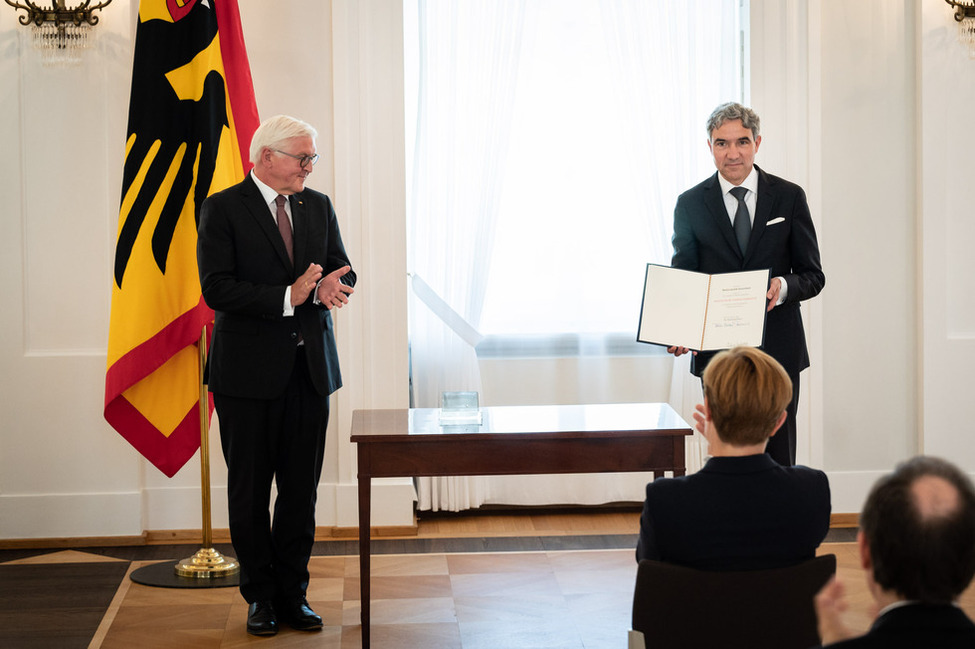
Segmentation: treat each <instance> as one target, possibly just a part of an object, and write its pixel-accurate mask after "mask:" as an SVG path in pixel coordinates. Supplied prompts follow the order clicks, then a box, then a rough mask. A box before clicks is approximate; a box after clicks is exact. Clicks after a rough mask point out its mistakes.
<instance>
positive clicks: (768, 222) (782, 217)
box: [765, 216, 785, 227]
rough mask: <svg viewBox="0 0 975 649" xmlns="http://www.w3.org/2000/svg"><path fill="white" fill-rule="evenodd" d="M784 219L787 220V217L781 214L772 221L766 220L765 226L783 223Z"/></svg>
mask: <svg viewBox="0 0 975 649" xmlns="http://www.w3.org/2000/svg"><path fill="white" fill-rule="evenodd" d="M783 221H785V217H784V216H780V217H779V218H777V219H772V220H771V221H766V222H765V227H768V226H770V225H775V224H776V223H782V222H783Z"/></svg>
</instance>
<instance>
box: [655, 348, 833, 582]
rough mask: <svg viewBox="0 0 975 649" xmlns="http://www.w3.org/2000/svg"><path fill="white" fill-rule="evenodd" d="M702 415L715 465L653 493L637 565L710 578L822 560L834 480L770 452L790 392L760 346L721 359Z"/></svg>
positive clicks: (711, 374)
mask: <svg viewBox="0 0 975 649" xmlns="http://www.w3.org/2000/svg"><path fill="white" fill-rule="evenodd" d="M703 381H704V405H703V406H701V405H699V406H698V407H697V409H698V413H696V414H695V415H694V418H695V419H696V420H697V429H698V431H700V432H701V433H702V434H703V435H704V437H705V438H706V439H707V441H708V453H709V455H710V456H711V457H710V459H709V460H708V461H707V464H705V465H704V467H703V468H702V469H701V470H700V471H698V472H697V473H694V474H692V475H688V476H683V477H678V478H661V479H659V480H654V481H653V482H651V483H650V484H648V485H647V497H646V501H645V502H644V505H643V514H642V515H641V517H640V539H639V542H638V543H637V548H636V558H637V561H640V560H641V559H656V560H658V561H664V562H667V563H674V564H679V565H683V566H688V567H691V568H699V569H703V570H757V569H762V568H776V567H781V566H786V565H792V564H795V563H799V562H801V561H804V560H806V559H811V558H812V557H814V556H815V553H816V548H817V547H819V544H820V543H821V542H822V540H823V539H824V538H825V537H826V532H827V531H828V530H829V516H830V493H829V482H828V481H827V479H826V474H825V473H823V472H822V471H819V470H816V469H810V468H808V467H803V466H795V467H783V466H780V465H779V464H777V463H776V462H775V461H774V460H772V458H771V457H770V456H769V455H767V454H766V453H765V446H766V444H767V443H768V440H769V438H770V437H771V436H772V435H774V434H775V432H776V430H777V429H778V428H779V426H781V425H782V422H783V421H785V416H786V413H785V409H786V406H787V405H788V404H789V401H790V399H791V398H792V383H791V381H790V380H789V376H788V375H787V374H786V372H785V370H784V369H782V366H781V365H779V363H778V362H777V361H776V360H775V359H773V358H772V357H771V356H769V355H768V354H766V353H764V352H762V351H760V350H758V349H754V348H752V347H736V348H734V349H731V350H728V351H724V352H721V353H720V354H718V355H717V356H715V358H714V359H713V360H712V361H711V363H710V364H709V365H708V367H707V369H706V370H705V372H704V376H703Z"/></svg>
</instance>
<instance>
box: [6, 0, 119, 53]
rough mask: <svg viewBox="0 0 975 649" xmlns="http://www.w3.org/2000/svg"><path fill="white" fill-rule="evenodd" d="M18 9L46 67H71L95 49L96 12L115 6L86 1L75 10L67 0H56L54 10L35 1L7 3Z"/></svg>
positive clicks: (108, 0)
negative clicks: (89, 50) (88, 50)
mask: <svg viewBox="0 0 975 649" xmlns="http://www.w3.org/2000/svg"><path fill="white" fill-rule="evenodd" d="M4 1H5V2H6V3H7V4H8V5H10V6H11V7H14V8H15V9H23V10H24V11H26V12H27V15H23V16H20V24H21V25H32V27H31V40H32V41H33V43H34V47H36V48H37V49H39V50H40V51H41V60H42V61H43V63H44V64H45V65H67V64H75V63H79V62H80V61H81V51H82V50H84V49H85V48H87V47H89V46H90V45H91V42H92V40H93V36H92V34H91V28H92V26H93V25H97V24H98V16H94V15H92V12H93V11H95V10H96V9H101V8H102V7H106V6H108V5H109V4H111V2H112V0H98V1H97V4H94V5H92V0H82V1H81V2H79V4H78V5H77V6H75V7H67V6H65V0H53V2H54V4H53V5H52V6H51V7H50V8H47V7H40V6H38V5H37V4H35V3H34V2H33V1H32V0H4Z"/></svg>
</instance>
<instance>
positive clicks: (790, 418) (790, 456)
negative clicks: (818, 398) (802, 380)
mask: <svg viewBox="0 0 975 649" xmlns="http://www.w3.org/2000/svg"><path fill="white" fill-rule="evenodd" d="M789 378H790V379H792V401H790V402H789V406H788V407H787V408H786V409H785V413H786V416H785V421H784V422H783V423H782V426H780V427H779V430H778V431H776V433H775V435H773V436H772V437H771V438H769V441H768V446H766V447H765V452H766V453H768V454H769V455H771V456H772V459H773V460H775V461H776V462H778V463H779V464H781V465H782V466H795V464H796V411H797V406H798V404H799V374H798V373H797V374H795V375H791V374H790V375H789Z"/></svg>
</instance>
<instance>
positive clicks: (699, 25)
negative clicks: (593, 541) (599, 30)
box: [600, 0, 747, 473]
mask: <svg viewBox="0 0 975 649" xmlns="http://www.w3.org/2000/svg"><path fill="white" fill-rule="evenodd" d="M679 4H680V8H681V10H676V5H675V3H667V2H640V1H639V0H603V1H602V2H600V7H601V8H602V15H603V19H604V22H603V29H604V32H605V34H606V41H607V43H609V44H611V48H610V52H611V57H612V61H613V63H614V65H613V66H612V69H613V70H614V72H615V74H614V75H613V78H614V81H615V82H616V83H615V87H616V89H617V91H618V95H619V99H620V101H619V106H620V111H621V116H620V119H622V120H624V121H625V123H627V124H629V125H630V126H631V128H632V133H633V137H632V138H629V139H628V140H627V144H628V147H627V152H628V154H629V165H628V168H629V169H630V172H631V179H630V180H631V182H632V183H633V184H634V186H635V187H637V188H639V193H638V199H639V201H640V212H641V213H642V214H646V215H647V216H648V218H647V219H646V221H645V224H646V236H647V241H648V250H649V253H650V254H649V258H648V261H652V262H657V263H663V264H669V263H670V255H671V246H670V236H671V234H672V232H673V227H672V226H673V221H672V219H671V218H669V216H670V215H671V214H672V212H673V207H674V203H675V201H676V198H677V196H678V194H680V193H681V192H683V191H684V190H686V189H689V188H690V187H691V186H693V185H695V184H697V183H698V182H700V181H701V180H703V179H704V178H705V177H706V176H707V175H709V174H712V173H714V167H713V165H712V163H711V159H710V154H709V152H708V149H707V145H706V140H707V133H706V129H705V120H706V118H707V115H708V114H709V113H710V111H711V110H712V109H713V108H714V107H716V106H717V105H718V104H721V103H723V102H726V101H742V100H743V97H742V94H743V87H744V85H743V78H744V74H743V65H742V62H743V57H742V53H741V43H742V41H741V39H740V33H741V30H740V29H739V25H738V24H737V23H738V17H737V16H738V13H737V5H738V0H682V1H681V2H680V3H679ZM745 11H746V12H747V10H745ZM689 358H690V357H689V356H684V357H681V358H678V359H675V361H674V369H673V376H672V379H671V391H670V399H669V403H670V405H671V406H672V407H673V408H674V409H675V410H676V411H677V412H678V413H679V414H680V415H681V416H682V417H683V418H684V420H685V421H687V422H688V423H690V424H692V425H693V423H694V419H693V413H694V408H695V405H696V404H698V403H700V402H701V400H702V398H703V397H702V395H701V386H700V380H699V379H698V378H697V377H694V376H693V375H692V374H690V371H689V360H688V359H689ZM706 451H707V444H706V442H705V441H704V439H703V437H702V436H700V435H698V434H697V433H695V434H694V435H693V436H691V437H689V438H688V440H687V443H686V459H687V470H688V473H691V472H693V471H696V470H698V469H699V468H700V467H701V466H702V464H703V462H704V460H705V456H706Z"/></svg>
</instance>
